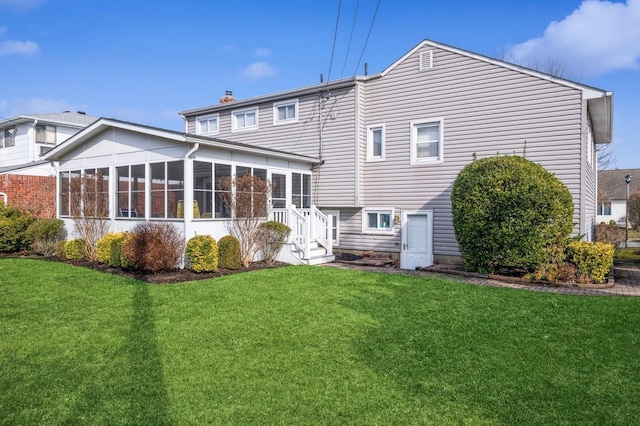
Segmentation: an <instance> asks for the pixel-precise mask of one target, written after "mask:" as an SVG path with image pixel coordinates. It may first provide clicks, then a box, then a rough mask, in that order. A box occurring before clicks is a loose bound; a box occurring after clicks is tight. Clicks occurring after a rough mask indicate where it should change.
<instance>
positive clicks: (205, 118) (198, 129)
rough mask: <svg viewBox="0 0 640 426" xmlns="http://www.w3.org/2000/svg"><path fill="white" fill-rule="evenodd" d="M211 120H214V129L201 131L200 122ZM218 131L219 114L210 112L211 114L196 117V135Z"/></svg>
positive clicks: (216, 132)
mask: <svg viewBox="0 0 640 426" xmlns="http://www.w3.org/2000/svg"><path fill="white" fill-rule="evenodd" d="M211 120H215V121H216V129H215V130H208V131H206V132H205V131H203V130H202V122H203V121H206V122H207V123H209V122H210V121H211ZM218 133H220V114H211V115H205V116H202V117H197V118H196V134H197V135H217V134H218Z"/></svg>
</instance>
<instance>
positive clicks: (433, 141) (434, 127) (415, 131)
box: [411, 119, 443, 165]
mask: <svg viewBox="0 0 640 426" xmlns="http://www.w3.org/2000/svg"><path fill="white" fill-rule="evenodd" d="M442 123H443V119H435V120H428V121H427V120H425V121H412V122H411V164H412V165H416V164H422V163H442V148H443V144H442V134H443V133H442Z"/></svg>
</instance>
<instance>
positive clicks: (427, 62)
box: [419, 50, 433, 71]
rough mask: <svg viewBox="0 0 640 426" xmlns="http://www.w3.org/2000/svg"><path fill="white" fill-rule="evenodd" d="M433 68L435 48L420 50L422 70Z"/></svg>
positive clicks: (420, 68) (420, 66) (420, 67)
mask: <svg viewBox="0 0 640 426" xmlns="http://www.w3.org/2000/svg"><path fill="white" fill-rule="evenodd" d="M432 69H433V50H427V51H426V52H420V64H419V70H420V71H428V70H432Z"/></svg>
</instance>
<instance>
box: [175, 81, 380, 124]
mask: <svg viewBox="0 0 640 426" xmlns="http://www.w3.org/2000/svg"><path fill="white" fill-rule="evenodd" d="M372 77H373V76H372ZM368 78H371V77H364V78H363V77H349V78H345V79H342V80H336V81H332V82H327V83H320V84H314V85H312V86H306V87H300V88H297V89H291V90H286V91H283V92H277V93H271V94H268V95H263V96H257V97H253V98H248V99H243V100H241V101H234V102H229V103H224V104H216V105H209V106H206V107H200V108H194V109H188V110H184V111H180V112H179V113H178V114H179V115H181V116H182V117H187V116H193V115H198V114H202V113H209V112H215V111H221V110H228V109H236V108H242V107H246V106H251V105H255V104H258V103H263V102H269V101H273V100H279V99H285V98H293V97H296V96H303V95H308V94H312V93H316V92H318V91H321V90H335V89H341V88H344V87H349V86H354V85H355V84H356V82H357V81H360V80H363V79H368Z"/></svg>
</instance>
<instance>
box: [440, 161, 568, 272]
mask: <svg viewBox="0 0 640 426" xmlns="http://www.w3.org/2000/svg"><path fill="white" fill-rule="evenodd" d="M451 207H452V212H453V226H454V228H455V235H456V239H457V241H458V247H459V249H460V253H461V254H462V258H463V260H464V265H465V268H466V269H467V270H469V271H476V272H481V273H494V272H496V271H497V270H503V269H506V270H513V271H528V272H532V271H535V270H536V269H538V267H539V266H540V265H542V264H543V263H544V262H545V261H546V260H547V259H546V255H547V253H546V248H547V247H548V246H550V245H552V244H558V245H561V246H563V245H564V243H565V241H566V239H567V238H568V237H569V234H570V233H571V230H572V228H573V200H572V197H571V194H570V193H569V190H568V189H567V187H566V186H565V185H564V184H563V183H562V182H560V180H559V179H558V178H556V177H555V176H554V175H553V174H552V173H550V172H548V171H547V170H545V169H544V168H543V167H542V166H540V165H539V164H536V163H534V162H532V161H529V160H527V159H525V158H522V157H518V156H504V157H491V158H484V159H481V160H477V161H474V162H472V163H470V164H468V165H467V166H465V167H464V168H463V169H462V171H461V172H460V174H459V175H458V177H457V178H456V180H455V182H454V184H453V189H452V192H451Z"/></svg>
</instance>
